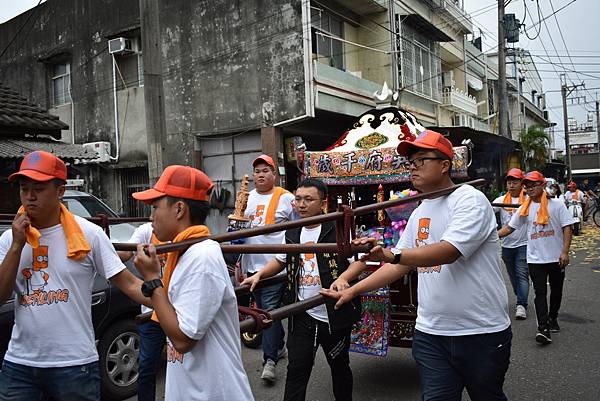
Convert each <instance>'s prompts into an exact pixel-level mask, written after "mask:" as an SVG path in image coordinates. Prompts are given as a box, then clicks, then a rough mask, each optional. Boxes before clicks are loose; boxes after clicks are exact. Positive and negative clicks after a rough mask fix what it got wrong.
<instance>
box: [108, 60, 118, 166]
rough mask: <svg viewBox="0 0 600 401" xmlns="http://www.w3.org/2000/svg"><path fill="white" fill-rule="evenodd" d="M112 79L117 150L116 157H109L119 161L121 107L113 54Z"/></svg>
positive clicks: (115, 62)
mask: <svg viewBox="0 0 600 401" xmlns="http://www.w3.org/2000/svg"><path fill="white" fill-rule="evenodd" d="M112 75H113V76H112V78H113V99H114V109H115V149H116V156H109V158H110V159H111V160H114V161H116V162H118V161H119V107H118V99H117V61H116V60H115V55H114V54H112Z"/></svg>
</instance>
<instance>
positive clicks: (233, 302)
mask: <svg viewBox="0 0 600 401" xmlns="http://www.w3.org/2000/svg"><path fill="white" fill-rule="evenodd" d="M212 188H213V183H212V181H211V180H210V179H209V178H208V177H207V176H206V175H205V174H204V173H203V172H201V171H200V170H197V169H194V168H191V167H187V166H176V165H174V166H169V167H167V168H166V169H165V171H164V172H163V173H162V175H161V177H160V179H159V180H158V182H157V183H156V184H155V185H154V188H152V189H149V190H146V191H143V192H136V193H134V194H133V197H134V198H135V199H137V200H140V201H142V202H146V203H150V204H151V205H152V215H151V217H150V220H151V221H152V228H153V230H154V234H155V235H156V237H157V239H158V240H159V241H163V242H165V241H172V242H174V243H177V242H181V241H184V240H186V239H194V238H202V237H207V236H209V235H210V232H209V230H208V227H206V226H205V225H204V222H205V220H206V216H207V215H208V210H209V204H208V200H209V198H210V193H211V191H212ZM134 263H135V266H136V267H137V268H138V270H139V271H140V273H141V274H142V276H143V277H144V280H145V281H144V286H143V287H142V292H143V293H144V295H145V296H147V297H149V298H151V299H152V304H153V306H154V313H155V316H153V319H158V321H159V322H160V325H161V327H162V329H163V330H164V332H165V334H166V335H167V378H166V385H165V400H167V401H178V400H186V401H188V400H189V401H196V400H198V401H199V400H210V401H246V400H252V399H253V397H252V393H251V391H250V385H249V383H248V378H247V377H246V372H245V371H244V366H243V364H242V356H241V346H240V337H239V336H240V326H239V321H238V319H239V317H238V310H237V299H236V297H235V293H234V290H233V285H232V284H231V280H230V278H229V273H228V271H227V266H226V265H225V261H224V260H223V254H222V253H221V249H220V247H219V244H218V243H217V242H215V241H212V240H205V241H202V242H199V243H196V244H194V245H192V246H190V247H189V248H188V249H187V250H185V251H173V252H170V253H169V254H168V256H167V262H166V265H165V269H164V276H163V278H162V280H161V279H160V270H161V267H160V262H159V259H158V256H157V255H156V248H155V246H154V245H152V244H147V245H142V244H140V245H138V249H137V253H136V256H135V259H134Z"/></svg>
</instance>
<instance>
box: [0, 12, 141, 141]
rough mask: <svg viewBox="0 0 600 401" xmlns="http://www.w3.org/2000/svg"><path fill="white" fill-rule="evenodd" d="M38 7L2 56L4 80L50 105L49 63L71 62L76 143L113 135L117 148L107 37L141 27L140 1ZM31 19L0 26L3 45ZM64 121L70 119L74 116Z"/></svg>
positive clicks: (0, 67)
mask: <svg viewBox="0 0 600 401" xmlns="http://www.w3.org/2000/svg"><path fill="white" fill-rule="evenodd" d="M117 5H118V7H117ZM30 12H32V11H30ZM35 12H36V14H35V15H34V16H33V17H32V19H31V20H30V22H29V23H28V25H27V27H26V28H25V29H24V30H23V31H22V32H21V34H19V35H18V37H19V39H17V41H16V43H14V44H13V45H12V46H11V47H10V49H9V50H8V51H7V53H6V54H5V55H4V56H3V58H2V60H0V77H2V78H1V79H2V81H4V82H5V83H6V84H8V85H10V86H11V87H13V88H14V89H15V90H17V91H19V92H20V93H21V94H22V95H24V96H26V97H28V98H29V99H30V100H31V101H33V102H35V103H37V104H39V105H40V106H42V107H45V108H48V109H50V108H52V107H53V104H52V98H51V90H52V86H51V74H50V71H51V68H50V67H49V66H48V64H46V63H54V62H58V61H62V60H63V59H64V60H65V61H70V63H71V88H72V90H71V95H72V98H73V102H74V109H75V121H74V124H73V125H74V129H75V140H76V142H77V143H83V142H94V141H109V140H110V141H112V146H113V148H114V145H115V143H114V123H113V111H112V110H113V95H112V60H111V56H110V55H109V54H108V51H107V46H108V44H107V39H106V37H107V36H110V35H114V34H116V33H119V32H122V31H125V30H128V29H131V28H135V27H138V26H139V11H138V2H137V1H115V0H94V1H88V0H48V1H46V2H44V3H42V4H41V5H40V6H39V7H38V9H37V10H36V11H35ZM26 18H27V14H22V15H20V16H17V17H15V18H13V19H12V20H10V21H7V22H5V23H4V24H1V25H0V48H3V47H4V46H5V45H6V44H7V43H8V41H9V40H10V39H11V38H12V37H13V36H14V35H15V34H16V32H17V31H18V29H19V28H20V26H21V25H22V24H23V23H24V21H25V20H26ZM63 107H64V106H63ZM69 108H70V107H69ZM59 115H61V117H63V113H59ZM65 122H66V123H68V124H71V121H70V119H69V120H66V121H65Z"/></svg>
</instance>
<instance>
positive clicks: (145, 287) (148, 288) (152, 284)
mask: <svg viewBox="0 0 600 401" xmlns="http://www.w3.org/2000/svg"><path fill="white" fill-rule="evenodd" d="M162 286H163V282H162V280H159V279H154V280H148V281H144V283H143V284H142V294H143V295H144V296H145V297H147V298H150V297H151V296H152V293H153V292H154V290H155V289H157V288H158V287H162Z"/></svg>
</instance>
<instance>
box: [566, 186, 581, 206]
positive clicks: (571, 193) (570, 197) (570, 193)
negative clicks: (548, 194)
mask: <svg viewBox="0 0 600 401" xmlns="http://www.w3.org/2000/svg"><path fill="white" fill-rule="evenodd" d="M575 192H578V193H579V198H578V200H579V202H582V203H583V202H584V201H585V198H586V195H585V194H584V193H583V191H580V190H578V189H576V190H575ZM575 192H571V191H567V192H565V199H566V200H567V201H570V200H571V199H573V196H574V195H575Z"/></svg>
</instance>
